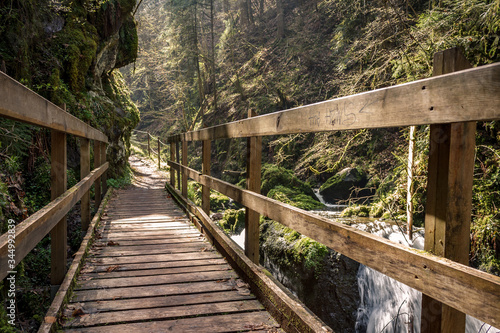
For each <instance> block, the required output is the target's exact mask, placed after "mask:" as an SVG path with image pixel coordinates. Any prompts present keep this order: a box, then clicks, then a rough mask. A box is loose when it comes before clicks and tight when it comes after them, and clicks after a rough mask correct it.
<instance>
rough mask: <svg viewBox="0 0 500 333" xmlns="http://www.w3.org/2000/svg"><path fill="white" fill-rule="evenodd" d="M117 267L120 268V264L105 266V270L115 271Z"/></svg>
mask: <svg viewBox="0 0 500 333" xmlns="http://www.w3.org/2000/svg"><path fill="white" fill-rule="evenodd" d="M118 268H120V265H113V266H109V267H108V268H106V272H108V273H109V272H113V271H116V270H117V269H118Z"/></svg>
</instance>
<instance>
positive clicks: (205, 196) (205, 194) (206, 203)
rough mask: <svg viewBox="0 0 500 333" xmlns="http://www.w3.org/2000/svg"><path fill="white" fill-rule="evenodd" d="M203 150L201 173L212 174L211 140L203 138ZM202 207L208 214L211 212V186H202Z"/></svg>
mask: <svg viewBox="0 0 500 333" xmlns="http://www.w3.org/2000/svg"><path fill="white" fill-rule="evenodd" d="M202 145H203V146H202V150H201V156H202V157H201V160H202V162H201V163H202V164H201V173H202V174H204V175H207V176H210V163H211V141H210V140H203V143H202ZM201 208H202V209H203V211H204V212H205V213H207V215H209V214H210V187H208V186H205V185H202V186H201Z"/></svg>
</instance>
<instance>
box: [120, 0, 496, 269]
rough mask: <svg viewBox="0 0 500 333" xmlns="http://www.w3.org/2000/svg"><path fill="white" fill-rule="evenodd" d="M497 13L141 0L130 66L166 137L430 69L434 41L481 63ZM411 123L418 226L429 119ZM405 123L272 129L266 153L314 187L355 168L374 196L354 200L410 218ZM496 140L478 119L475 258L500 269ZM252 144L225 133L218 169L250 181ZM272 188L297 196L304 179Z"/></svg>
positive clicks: (195, 163)
mask: <svg viewBox="0 0 500 333" xmlns="http://www.w3.org/2000/svg"><path fill="white" fill-rule="evenodd" d="M499 14H500V4H499V3H498V1H487V0H474V1H466V0H453V1H449V0H447V1H420V0H407V1H403V0H385V1H383V0H380V1H370V2H368V1H361V0H356V1H343V0H323V1H320V0H295V1H281V0H276V1H267V0H258V1H257V0H253V1H252V0H238V1H229V0H219V1H218V0H186V1H179V0H171V1H167V2H164V1H156V0H144V1H143V2H142V4H141V6H140V8H139V10H138V12H137V14H136V17H137V19H138V22H139V48H140V53H139V57H138V59H137V61H136V62H135V63H134V64H133V65H129V66H128V67H125V68H124V69H123V70H122V72H123V73H124V76H125V78H126V81H127V83H128V85H129V86H130V88H131V90H132V91H133V94H132V99H133V100H134V101H135V102H136V104H137V106H138V108H139V109H140V111H141V119H142V120H141V122H140V124H139V127H138V128H139V129H142V130H147V131H149V132H151V133H154V134H156V135H159V136H160V137H162V138H165V137H166V136H168V135H171V134H175V133H180V132H183V131H189V130H193V129H199V128H201V127H204V126H213V125H217V124H221V123H225V122H228V121H233V120H238V119H243V118H246V117H247V114H248V111H249V110H252V111H254V112H255V113H256V114H258V115H261V114H266V113H270V112H274V111H278V110H284V109H288V108H292V107H296V106H301V105H306V104H310V103H315V102H320V101H324V100H327V99H332V98H336V97H341V96H346V95H351V94H355V93H360V92H363V91H368V90H373V89H377V88H381V87H386V86H390V85H394V84H399V83H404V82H409V81H414V80H417V79H420V78H425V77H429V76H431V74H432V66H433V55H434V53H435V52H437V51H440V50H444V49H447V48H450V47H456V46H458V47H460V48H462V50H463V52H464V54H465V56H466V57H467V59H468V60H469V61H470V63H471V64H472V65H473V66H479V65H484V64H488V63H493V62H497V61H499V59H500V52H499V44H498V42H499V34H500V32H499V27H500V15H499ZM415 136H416V139H415V150H416V156H415V170H414V182H415V184H414V196H413V203H414V215H415V219H416V225H419V226H421V225H422V223H423V218H424V209H425V189H426V176H427V174H426V173H427V169H426V167H427V158H428V136H429V127H428V126H420V127H418V128H417V129H416V135H415ZM408 137H409V129H408V128H388V129H375V130H355V131H343V132H329V133H316V134H295V135H289V136H280V137H266V138H264V143H263V163H269V164H274V165H277V166H279V167H280V168H284V169H283V170H288V171H289V172H292V173H293V174H294V176H296V177H298V178H299V179H300V180H301V181H305V182H307V183H308V184H309V185H310V186H312V187H313V188H319V187H320V186H322V185H323V186H324V184H325V183H326V182H327V181H328V180H329V179H330V180H331V179H332V178H333V177H334V176H335V175H336V174H337V173H338V172H340V171H342V170H345V169H346V168H356V169H357V170H359V171H360V172H361V173H362V174H363V177H365V178H366V181H365V182H364V183H363V185H362V186H363V187H364V188H365V189H368V192H365V193H368V197H369V201H366V200H365V199H366V196H365V198H364V200H360V198H359V196H356V195H355V193H351V196H350V197H349V198H347V199H345V200H344V201H343V202H347V203H349V204H351V205H355V206H356V207H355V208H353V209H350V210H349V211H346V212H345V213H344V214H348V215H351V214H357V215H362V216H368V215H370V216H374V217H385V218H390V219H396V220H400V221H404V220H405V219H406V215H405V207H406V178H407V154H408ZM499 140H500V132H499V127H498V123H497V122H486V123H480V124H478V126H477V140H476V141H477V146H476V166H475V178H474V193H473V223H472V233H471V245H472V246H471V264H472V265H474V266H476V267H481V268H482V269H485V270H487V271H490V272H493V273H496V274H498V273H499V272H500V261H499V249H500V247H499V245H500V244H499V240H500V238H499V228H500V223H499V213H498V206H499V203H500V202H499V198H500V196H499V195H498V194H499V189H500V173H499V172H500V171H499V167H498V166H499V162H500V160H499V157H500V154H499V153H500V151H499V148H500V146H499V143H500V142H499ZM245 147H246V142H245V141H244V140H237V139H235V140H218V141H216V143H215V148H213V151H212V173H213V174H214V175H215V176H216V177H220V178H222V179H224V180H227V181H230V182H233V183H239V184H241V185H243V186H244V182H242V179H243V176H242V175H243V171H244V170H245V163H246V148H245ZM190 149H192V150H196V151H198V153H190V154H189V156H195V157H192V159H191V160H190V161H189V164H190V166H192V167H195V168H198V169H200V170H201V161H200V158H199V156H200V155H201V154H200V153H199V151H200V150H201V146H196V145H195V146H193V147H190ZM196 156H197V157H196ZM264 180H265V179H264ZM277 192H279V193H278V194H276V193H277ZM271 194H272V195H274V197H275V198H279V199H280V200H282V201H285V202H289V203H290V202H291V203H292V204H293V203H294V202H295V201H294V197H296V194H297V193H295V194H291V193H290V192H289V191H288V192H287V191H286V190H284V189H281V191H273V192H271ZM358 194H359V193H358ZM360 204H361V206H358V205H360Z"/></svg>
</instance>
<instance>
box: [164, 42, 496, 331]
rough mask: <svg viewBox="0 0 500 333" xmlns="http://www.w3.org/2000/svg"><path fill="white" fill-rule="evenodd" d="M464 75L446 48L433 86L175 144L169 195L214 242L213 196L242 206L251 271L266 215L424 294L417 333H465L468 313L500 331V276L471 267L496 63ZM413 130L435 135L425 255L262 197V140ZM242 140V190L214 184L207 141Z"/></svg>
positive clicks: (346, 101) (220, 129) (461, 63)
mask: <svg viewBox="0 0 500 333" xmlns="http://www.w3.org/2000/svg"><path fill="white" fill-rule="evenodd" d="M468 67H470V65H469V64H468V62H467V61H466V60H465V58H464V57H463V56H462V55H461V53H460V52H459V51H458V50H457V49H450V50H446V51H444V52H440V53H437V54H436V55H435V58H434V76H435V77H432V78H428V79H424V80H419V81H415V82H411V83H407V84H403V85H397V86H393V87H389V88H384V89H379V90H374V91H370V92H366V93H362V94H357V95H352V96H348V97H343V98H338V99H334V100H328V101H325V102H321V103H317V104H312V105H307V106H302V107H298V108H294V109H290V110H285V111H280V112H274V113H270V114H266V115H261V116H256V117H251V118H250V117H249V118H247V119H244V120H240V121H235V122H231V123H226V124H223V125H219V126H214V127H210V128H204V129H201V130H199V131H193V132H187V133H182V134H178V135H174V136H171V137H169V138H168V142H169V143H170V147H171V150H170V159H169V161H168V164H169V166H170V167H171V173H170V188H171V190H172V191H173V192H174V193H176V195H179V196H182V198H181V200H184V202H185V203H187V204H188V206H189V210H190V211H191V212H193V213H194V214H195V215H196V216H197V217H198V218H199V219H200V220H201V221H202V223H203V227H202V228H204V229H206V230H209V231H211V232H212V233H215V234H217V235H219V236H217V237H219V238H221V237H222V236H220V233H219V232H218V231H217V230H216V229H217V228H216V226H215V225H214V223H213V221H211V220H210V218H209V216H208V214H209V209H210V197H209V189H214V190H217V191H219V192H220V193H222V194H225V195H227V196H229V197H231V198H233V199H234V200H235V201H238V202H239V203H241V204H242V205H244V206H245V207H246V208H247V219H246V224H245V228H246V239H245V253H246V255H247V256H248V258H249V259H251V260H252V261H253V262H254V263H256V264H258V259H259V226H258V223H259V214H262V215H264V216H266V217H268V218H270V219H273V220H275V221H278V222H280V223H282V224H283V225H285V226H287V227H289V228H292V229H294V230H296V231H298V232H300V233H302V234H303V235H305V236H308V237H310V238H312V239H314V240H316V241H318V242H320V243H322V244H325V245H326V246H328V247H330V248H331V249H333V250H335V251H338V252H340V253H342V254H344V255H346V256H347V257H350V258H352V259H354V260H356V261H358V262H360V263H362V264H364V265H366V266H368V267H371V268H374V269H376V270H378V271H380V272H382V273H383V274H385V275H387V276H389V277H391V278H394V279H396V280H398V281H400V282H402V283H404V284H406V285H408V286H410V287H412V288H415V289H417V290H419V291H421V292H422V293H423V304H422V307H423V308H422V320H421V322H422V332H440V331H443V332H460V331H462V332H463V331H464V329H465V314H464V313H467V314H470V315H472V316H474V317H476V318H478V319H480V320H482V321H484V322H486V323H488V324H491V325H493V326H497V327H499V326H500V277H498V276H494V275H490V274H487V273H485V272H481V271H478V270H476V269H473V268H471V267H468V266H467V264H468V251H469V245H468V244H469V242H470V240H469V235H470V218H471V196H472V177H473V167H474V144H475V142H474V137H475V126H476V125H475V122H476V121H487V120H494V119H500V64H499V63H497V64H492V65H487V66H482V67H478V68H474V69H468V70H462V69H464V68H468ZM459 70H462V71H459ZM454 71H458V72H456V73H451V72H454ZM445 73H450V74H445ZM413 125H430V126H431V131H430V132H431V134H430V156H429V178H428V189H427V209H426V220H425V228H426V236H425V237H426V239H425V250H426V251H418V250H415V249H412V248H408V247H405V246H402V245H399V244H395V243H393V242H391V241H388V240H386V239H383V238H381V237H378V236H375V235H372V234H369V233H367V232H363V231H360V230H357V229H355V228H353V227H350V226H347V225H344V224H341V223H337V222H334V221H331V220H328V219H326V218H322V217H320V216H317V215H315V214H312V213H309V212H307V211H304V210H302V209H299V208H296V207H293V206H290V205H287V204H284V203H281V202H279V201H276V200H273V199H270V198H267V197H265V196H263V195H260V194H259V189H260V163H261V141H260V140H261V137H262V136H265V135H280V134H292V133H305V132H320V131H338V130H352V129H362V128H381V127H401V126H413ZM243 137H247V138H248V155H247V156H248V159H247V161H248V162H247V189H241V188H239V187H237V186H235V185H232V184H230V183H227V182H224V181H222V180H220V179H217V178H214V177H211V176H210V144H211V141H212V140H217V139H228V138H243ZM191 141H203V150H202V151H203V153H202V154H203V155H202V161H203V162H202V165H203V167H202V171H201V172H199V171H197V170H194V169H192V168H189V167H188V166H187V160H188V155H187V152H188V149H187V148H188V142H191ZM180 146H182V147H180ZM180 151H181V152H182V154H180ZM180 156H182V158H180ZM176 177H177V181H178V184H177V188H178V189H179V190H180V191H179V190H176V189H175V186H176V181H175V179H176ZM188 178H191V179H193V180H194V181H196V182H198V183H200V184H201V185H202V186H203V195H202V208H200V207H197V206H194V205H193V204H192V203H190V202H189V200H188V199H187V179H188ZM180 180H181V181H180ZM179 183H181V184H179ZM233 252H234V251H233ZM233 260H234V261H238V260H240V259H238V258H236V257H233ZM255 284H256V285H259V283H255ZM262 293H265V292H262ZM274 306H275V307H279V306H280V305H277V304H274ZM299 320H300V319H299ZM311 330H313V329H311Z"/></svg>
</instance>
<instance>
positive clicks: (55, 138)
mask: <svg viewBox="0 0 500 333" xmlns="http://www.w3.org/2000/svg"><path fill="white" fill-rule="evenodd" d="M66 142H67V139H66V133H63V132H59V131H56V130H52V132H51V149H50V191H51V192H50V193H51V195H50V197H51V200H52V201H53V200H55V199H57V198H58V197H59V196H60V195H61V194H63V193H64V192H66V189H67V186H68V176H67V147H66ZM67 244H68V237H67V228H66V216H63V217H62V218H61V219H60V220H59V222H57V223H56V225H55V226H54V227H53V228H52V230H51V231H50V284H51V285H52V286H58V285H60V284H61V283H62V281H63V280H64V275H65V274H66V260H67V256H68V250H67ZM16 259H17V258H16ZM18 261H20V260H19V259H18Z"/></svg>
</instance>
